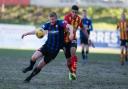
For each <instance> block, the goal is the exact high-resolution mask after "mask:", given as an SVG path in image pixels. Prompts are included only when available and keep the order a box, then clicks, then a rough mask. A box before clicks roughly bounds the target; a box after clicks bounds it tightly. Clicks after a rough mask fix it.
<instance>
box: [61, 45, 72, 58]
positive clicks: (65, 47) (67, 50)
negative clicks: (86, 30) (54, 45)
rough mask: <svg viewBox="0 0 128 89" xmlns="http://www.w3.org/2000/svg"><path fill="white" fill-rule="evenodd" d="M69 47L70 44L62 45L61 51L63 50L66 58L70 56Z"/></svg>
mask: <svg viewBox="0 0 128 89" xmlns="http://www.w3.org/2000/svg"><path fill="white" fill-rule="evenodd" d="M70 48H71V44H66V45H65V46H64V47H63V51H64V54H65V57H66V59H69V58H70V57H71V52H70Z"/></svg>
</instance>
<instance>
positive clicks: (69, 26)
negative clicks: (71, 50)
mask: <svg viewBox="0 0 128 89" xmlns="http://www.w3.org/2000/svg"><path fill="white" fill-rule="evenodd" d="M66 28H67V29H69V33H70V35H69V39H70V40H73V37H74V33H73V27H72V26H71V25H70V24H67V26H66Z"/></svg>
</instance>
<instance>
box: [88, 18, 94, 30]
mask: <svg viewBox="0 0 128 89" xmlns="http://www.w3.org/2000/svg"><path fill="white" fill-rule="evenodd" d="M89 29H90V31H93V26H92V20H89Z"/></svg>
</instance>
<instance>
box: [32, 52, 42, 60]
mask: <svg viewBox="0 0 128 89" xmlns="http://www.w3.org/2000/svg"><path fill="white" fill-rule="evenodd" d="M42 56H43V55H42V53H41V52H40V51H39V50H36V51H35V52H34V54H33V55H32V60H36V59H38V58H40V57H42Z"/></svg>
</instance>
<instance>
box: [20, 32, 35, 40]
mask: <svg viewBox="0 0 128 89" xmlns="http://www.w3.org/2000/svg"><path fill="white" fill-rule="evenodd" d="M34 34H35V30H34V31H31V32H26V33H24V34H23V35H22V36H21V38H22V39H23V38H24V37H25V36H27V35H34Z"/></svg>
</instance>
